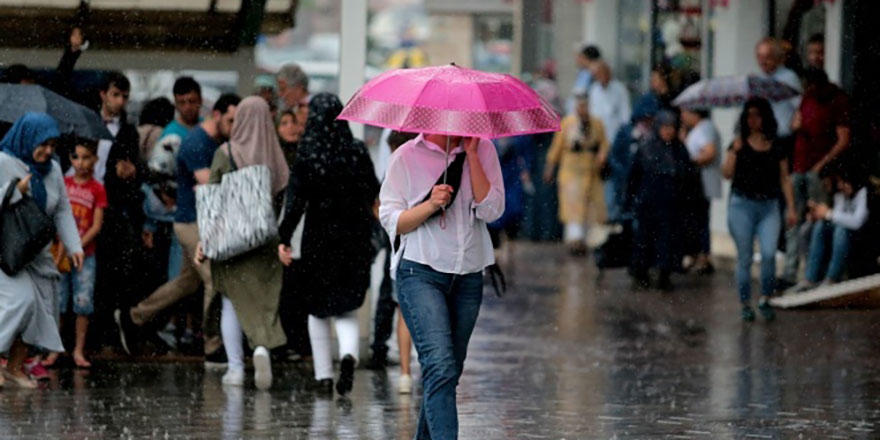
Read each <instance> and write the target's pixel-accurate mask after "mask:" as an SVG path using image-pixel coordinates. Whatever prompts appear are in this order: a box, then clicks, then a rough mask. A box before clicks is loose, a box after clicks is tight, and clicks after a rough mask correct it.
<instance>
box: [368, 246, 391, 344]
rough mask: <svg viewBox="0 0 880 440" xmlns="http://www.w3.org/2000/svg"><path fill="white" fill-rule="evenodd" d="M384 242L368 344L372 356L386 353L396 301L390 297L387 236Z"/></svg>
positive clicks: (389, 253) (389, 250)
mask: <svg viewBox="0 0 880 440" xmlns="http://www.w3.org/2000/svg"><path fill="white" fill-rule="evenodd" d="M385 242H386V245H385V246H384V249H385V251H386V252H385V267H384V271H383V272H382V284H381V285H380V286H379V300H378V302H377V303H376V315H375V316H374V318H373V343H372V344H371V345H370V348H371V349H372V350H373V356H385V355H387V354H388V338H390V337H391V332H392V330H393V329H394V310H395V309H396V308H397V303H396V302H394V298H393V297H392V289H393V280H392V279H391V242H390V241H389V240H388V239H387V238H386V240H385Z"/></svg>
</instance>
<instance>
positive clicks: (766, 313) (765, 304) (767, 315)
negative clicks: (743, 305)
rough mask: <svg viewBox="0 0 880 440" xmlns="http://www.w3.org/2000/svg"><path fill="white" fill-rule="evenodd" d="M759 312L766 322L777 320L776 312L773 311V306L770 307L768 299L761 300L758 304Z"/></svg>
mask: <svg viewBox="0 0 880 440" xmlns="http://www.w3.org/2000/svg"><path fill="white" fill-rule="evenodd" d="M758 310H760V311H761V316H763V317H764V320H765V321H772V320H774V319H776V311H774V310H773V306H771V305H770V302H769V301H767V298H761V302H759V303H758Z"/></svg>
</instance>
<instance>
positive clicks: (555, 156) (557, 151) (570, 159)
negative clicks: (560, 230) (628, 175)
mask: <svg viewBox="0 0 880 440" xmlns="http://www.w3.org/2000/svg"><path fill="white" fill-rule="evenodd" d="M576 102H577V105H576V106H575V112H574V113H573V114H570V115H568V116H566V117H565V118H563V119H562V124H561V128H560V130H559V131H558V132H556V135H555V136H554V137H553V143H552V145H551V146H550V151H548V153H547V165H546V167H545V168H544V180H546V181H547V182H551V181H552V180H553V177H554V176H555V174H556V168H557V166H558V168H559V220H560V221H561V222H562V224H563V225H565V233H564V241H565V243H566V244H567V245H568V246H569V247H570V249H571V251H572V253H573V254H576V255H585V254H586V251H587V225H588V224H589V223H601V222H604V221H605V198H604V196H603V192H602V179H601V177H600V170H601V169H602V167H603V166H604V165H605V161H606V160H607V158H608V149H609V144H608V138H607V137H606V136H605V129H604V127H603V126H602V121H600V120H599V119H598V118H594V117H592V116H591V115H590V111H589V104H588V98H587V96H586V95H579V96H578V97H577V101H576Z"/></svg>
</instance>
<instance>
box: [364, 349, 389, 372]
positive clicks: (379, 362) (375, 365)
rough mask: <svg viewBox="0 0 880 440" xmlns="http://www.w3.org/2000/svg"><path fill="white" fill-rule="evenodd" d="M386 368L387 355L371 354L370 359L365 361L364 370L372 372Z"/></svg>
mask: <svg viewBox="0 0 880 440" xmlns="http://www.w3.org/2000/svg"><path fill="white" fill-rule="evenodd" d="M387 367H388V354H387V353H382V354H379V353H376V352H373V355H372V356H370V359H369V360H368V361H367V363H366V365H364V368H366V369H368V370H373V371H382V370H384V369H385V368H387Z"/></svg>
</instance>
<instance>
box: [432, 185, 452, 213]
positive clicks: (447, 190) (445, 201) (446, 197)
mask: <svg viewBox="0 0 880 440" xmlns="http://www.w3.org/2000/svg"><path fill="white" fill-rule="evenodd" d="M452 191H453V189H452V187H451V186H449V185H437V186H435V187H434V189H432V190H431V198H430V199H429V200H428V203H430V204H431V207H432V208H434V211H439V210H441V209H443V208H445V207H446V206H447V205H449V202H450V201H452Z"/></svg>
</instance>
